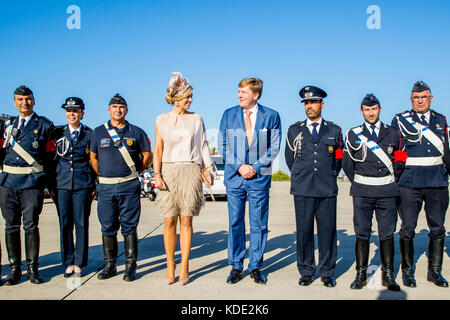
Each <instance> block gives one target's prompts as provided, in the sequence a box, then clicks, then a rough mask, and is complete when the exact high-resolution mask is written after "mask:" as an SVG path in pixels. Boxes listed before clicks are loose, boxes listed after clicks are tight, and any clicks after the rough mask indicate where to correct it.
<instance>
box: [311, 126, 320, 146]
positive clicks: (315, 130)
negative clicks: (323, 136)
mask: <svg viewBox="0 0 450 320" xmlns="http://www.w3.org/2000/svg"><path fill="white" fill-rule="evenodd" d="M311 125H312V126H313V129H312V138H313V140H314V142H316V141H317V126H318V125H319V124H318V123H317V122H313V123H311Z"/></svg>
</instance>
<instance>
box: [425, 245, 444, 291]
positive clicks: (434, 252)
mask: <svg viewBox="0 0 450 320" xmlns="http://www.w3.org/2000/svg"><path fill="white" fill-rule="evenodd" d="M444 241H445V238H439V239H430V240H429V242H428V275H427V280H428V281H431V282H433V283H434V284H435V285H437V286H439V287H443V288H447V287H448V282H447V280H445V279H444V277H443V276H442V275H441V271H442V258H443V255H444Z"/></svg>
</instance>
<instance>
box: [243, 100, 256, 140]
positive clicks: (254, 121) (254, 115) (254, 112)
mask: <svg viewBox="0 0 450 320" xmlns="http://www.w3.org/2000/svg"><path fill="white" fill-rule="evenodd" d="M248 110H249V111H251V112H252V113H251V114H250V122H251V123H252V135H253V134H254V133H255V124H256V114H257V113H258V104H256V105H255V106H254V107H253V108H251V109H248ZM245 111H246V109H244V108H242V112H243V113H244V123H245V119H246V118H247V115H246V114H245Z"/></svg>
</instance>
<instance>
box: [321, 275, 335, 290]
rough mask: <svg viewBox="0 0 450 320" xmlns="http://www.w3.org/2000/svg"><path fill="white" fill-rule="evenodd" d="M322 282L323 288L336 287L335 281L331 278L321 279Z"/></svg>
mask: <svg viewBox="0 0 450 320" xmlns="http://www.w3.org/2000/svg"><path fill="white" fill-rule="evenodd" d="M322 282H323V285H324V286H325V287H328V288H334V287H336V280H334V279H333V277H322Z"/></svg>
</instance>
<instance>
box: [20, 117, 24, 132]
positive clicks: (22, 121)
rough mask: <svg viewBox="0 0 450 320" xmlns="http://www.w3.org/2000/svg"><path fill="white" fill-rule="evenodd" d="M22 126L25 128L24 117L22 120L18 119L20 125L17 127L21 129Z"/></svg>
mask: <svg viewBox="0 0 450 320" xmlns="http://www.w3.org/2000/svg"><path fill="white" fill-rule="evenodd" d="M23 128H25V118H22V120H21V121H20V127H19V130H20V131H22V130H23Z"/></svg>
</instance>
